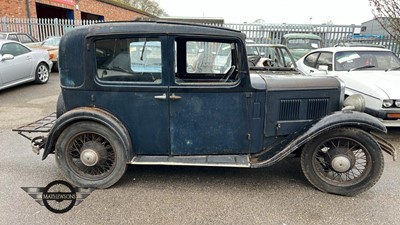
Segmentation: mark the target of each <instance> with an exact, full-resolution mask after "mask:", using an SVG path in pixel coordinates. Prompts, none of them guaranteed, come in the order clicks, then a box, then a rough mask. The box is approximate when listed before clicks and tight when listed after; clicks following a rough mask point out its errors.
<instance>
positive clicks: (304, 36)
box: [283, 33, 321, 40]
mask: <svg viewBox="0 0 400 225" xmlns="http://www.w3.org/2000/svg"><path fill="white" fill-rule="evenodd" d="M283 37H284V38H309V39H318V40H321V37H320V36H318V35H316V34H306V33H305V34H303V33H292V34H285V35H283Z"/></svg>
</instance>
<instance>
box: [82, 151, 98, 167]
mask: <svg viewBox="0 0 400 225" xmlns="http://www.w3.org/2000/svg"><path fill="white" fill-rule="evenodd" d="M81 161H82V163H83V164H84V165H85V166H94V165H96V164H97V163H98V162H99V155H98V154H97V152H96V151H95V150H93V149H85V150H83V151H82V152H81Z"/></svg>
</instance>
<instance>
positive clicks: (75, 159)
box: [56, 121, 126, 188]
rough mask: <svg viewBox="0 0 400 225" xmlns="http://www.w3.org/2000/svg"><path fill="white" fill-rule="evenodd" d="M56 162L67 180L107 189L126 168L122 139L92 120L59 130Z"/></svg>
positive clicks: (82, 185) (79, 184)
mask: <svg viewBox="0 0 400 225" xmlns="http://www.w3.org/2000/svg"><path fill="white" fill-rule="evenodd" d="M56 162H57V165H58V166H59V168H60V169H61V170H62V172H63V173H64V175H65V177H66V178H67V179H68V181H70V182H71V183H73V184H74V185H76V186H78V187H93V188H108V187H110V186H112V185H113V184H115V183H116V182H117V181H118V180H119V179H120V178H121V177H122V176H123V175H124V173H125V170H126V156H125V151H124V145H123V143H122V141H121V139H120V138H119V137H118V135H116V134H115V133H114V132H113V131H112V130H110V129H109V128H107V127H106V126H104V125H102V124H99V123H96V122H91V121H83V122H77V123H74V124H72V125H70V126H69V127H67V128H66V129H65V130H64V131H63V132H62V133H61V135H60V137H59V138H58V141H57V144H56Z"/></svg>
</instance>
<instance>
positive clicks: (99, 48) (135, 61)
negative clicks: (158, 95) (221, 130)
mask: <svg viewBox="0 0 400 225" xmlns="http://www.w3.org/2000/svg"><path fill="white" fill-rule="evenodd" d="M95 49H96V65H97V77H98V79H99V80H100V81H107V82H120V81H121V82H146V83H148V82H151V83H161V65H162V61H161V58H162V57H161V56H162V55H161V41H160V40H159V39H158V38H121V39H104V40H98V41H96V42H95Z"/></svg>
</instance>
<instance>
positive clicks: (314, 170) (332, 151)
mask: <svg viewBox="0 0 400 225" xmlns="http://www.w3.org/2000/svg"><path fill="white" fill-rule="evenodd" d="M383 164H384V162H383V154H382V151H381V150H380V147H379V145H378V144H377V142H376V141H375V140H374V139H373V138H372V136H371V135H370V134H368V133H367V132H365V131H362V130H359V129H345V128H339V129H335V130H331V131H328V132H326V133H324V134H322V135H320V136H318V137H316V138H315V139H314V140H312V141H311V142H309V143H308V144H307V145H306V146H305V147H304V149H303V152H302V154H301V167H302V170H303V173H304V175H305V176H306V177H307V179H308V180H309V181H310V183H311V184H313V185H314V186H315V187H316V188H318V189H319V190H321V191H323V192H328V193H333V194H338V195H345V196H353V195H356V194H359V193H361V192H364V191H366V190H368V189H369V188H371V187H372V186H373V185H374V184H375V183H376V182H378V180H379V178H380V177H381V175H382V172H383Z"/></svg>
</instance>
